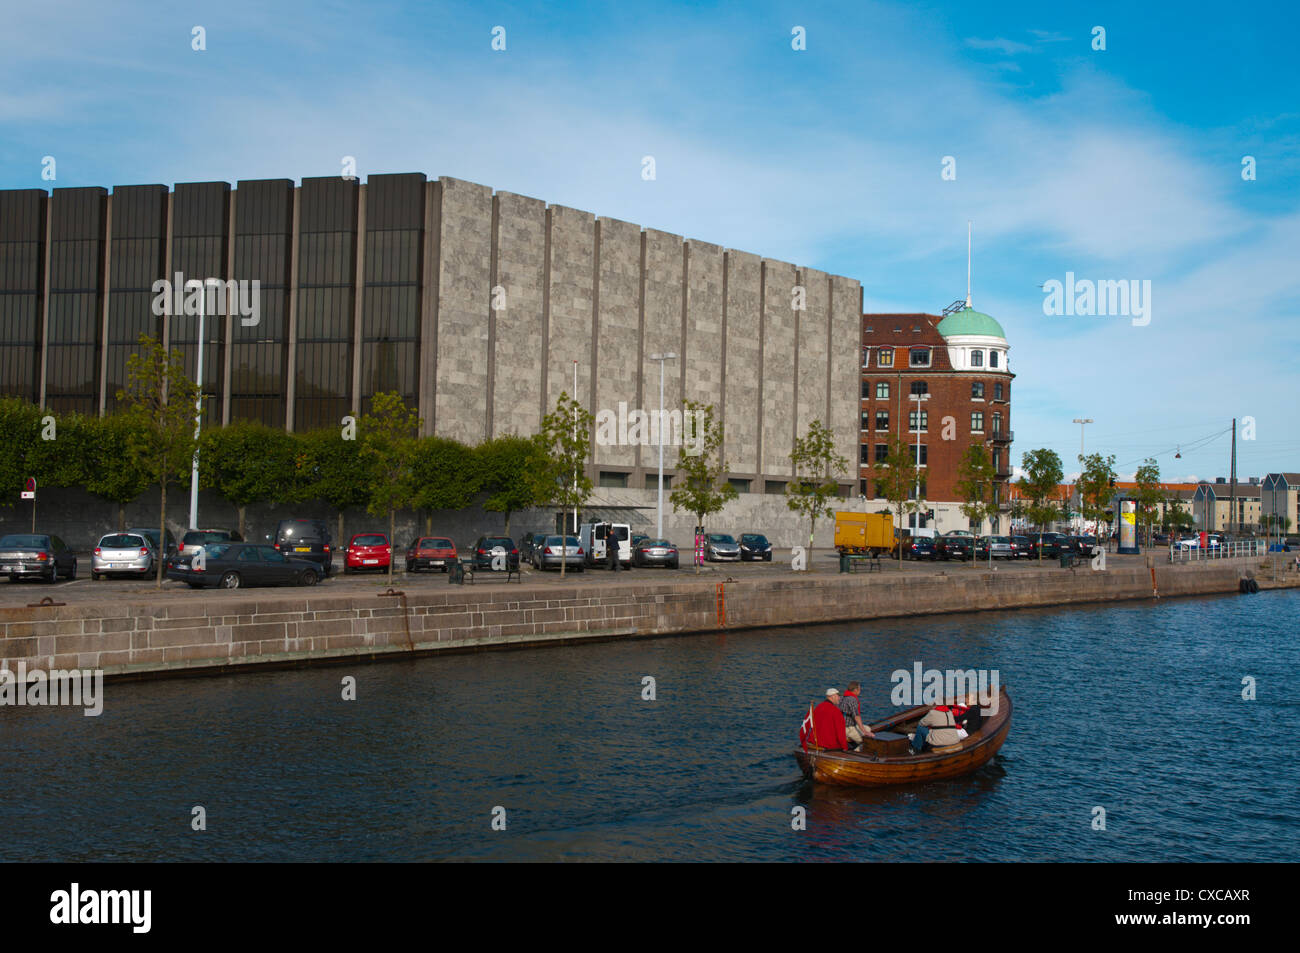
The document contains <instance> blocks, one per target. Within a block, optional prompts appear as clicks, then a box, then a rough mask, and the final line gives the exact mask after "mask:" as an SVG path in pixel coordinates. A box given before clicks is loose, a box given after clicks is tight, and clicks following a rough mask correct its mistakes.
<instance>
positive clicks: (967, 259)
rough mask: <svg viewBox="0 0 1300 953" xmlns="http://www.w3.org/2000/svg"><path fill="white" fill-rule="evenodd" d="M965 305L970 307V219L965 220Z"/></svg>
mask: <svg viewBox="0 0 1300 953" xmlns="http://www.w3.org/2000/svg"><path fill="white" fill-rule="evenodd" d="M966 307H968V308H969V307H970V220H969V219H968V220H967V222H966Z"/></svg>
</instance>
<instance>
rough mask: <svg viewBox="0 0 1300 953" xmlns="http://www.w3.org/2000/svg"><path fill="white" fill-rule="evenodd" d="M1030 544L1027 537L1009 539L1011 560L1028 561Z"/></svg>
mask: <svg viewBox="0 0 1300 953" xmlns="http://www.w3.org/2000/svg"><path fill="white" fill-rule="evenodd" d="M1030 545H1031V544H1030V542H1029V537H1028V536H1012V537H1011V558H1012V559H1028V558H1029V553H1030Z"/></svg>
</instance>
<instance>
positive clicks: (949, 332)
mask: <svg viewBox="0 0 1300 953" xmlns="http://www.w3.org/2000/svg"><path fill="white" fill-rule="evenodd" d="M938 328H939V333H940V334H942V335H943V336H944V337H946V338H948V337H952V336H953V335H955V334H985V335H988V336H989V337H995V338H1002V339H1003V340H1004V341H1005V340H1006V338H1007V335H1006V332H1004V331H1003V330H1002V325H1000V324H998V323H997V322H996V321H994V320H993V319H992V318H991V317H989V316H988V315H987V314H985V313H984V312H983V311H976V310H975V309H974V308H962V309H961V310H960V311H954V312H953V313H952V314H950V315H948V317H946V318H944V319H943V320H942V321H940V322H939V324H938Z"/></svg>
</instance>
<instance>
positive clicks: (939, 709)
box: [912, 704, 966, 753]
mask: <svg viewBox="0 0 1300 953" xmlns="http://www.w3.org/2000/svg"><path fill="white" fill-rule="evenodd" d="M956 709H957V706H956V705H953V704H946V705H935V706H934V707H933V708H931V709H930V710H929V711H928V712H926V713H925V717H924V718H922V719H921V721H920V724H918V725H917V726H916V733H915V734H913V735H912V750H913V751H915V752H917V753H920V752H921V751H922V750H923V749H924V748H925V747H926V746H927V745H928V746H929V747H931V748H945V747H947V746H948V745H955V744H957V742H959V741H961V740H962V739H963V738H965V737H966V730H965V729H964V728H962V727H961V726H960V725H959V724H957V712H956Z"/></svg>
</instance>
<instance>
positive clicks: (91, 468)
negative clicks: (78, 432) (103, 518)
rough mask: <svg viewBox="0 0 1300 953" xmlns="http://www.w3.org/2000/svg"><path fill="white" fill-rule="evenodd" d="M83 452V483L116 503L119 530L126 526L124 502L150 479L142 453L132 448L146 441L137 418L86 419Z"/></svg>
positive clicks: (138, 492) (135, 495) (110, 501)
mask: <svg viewBox="0 0 1300 953" xmlns="http://www.w3.org/2000/svg"><path fill="white" fill-rule="evenodd" d="M86 423H87V426H86V430H85V437H84V440H83V441H82V444H81V446H82V452H83V453H84V454H85V458H84V463H83V469H84V471H85V484H84V485H85V487H86V489H87V490H88V491H89V492H91V493H93V494H95V496H97V497H99V498H100V499H102V500H107V501H108V502H109V503H116V504H117V529H118V532H121V531H122V530H125V529H126V505H127V504H128V503H133V502H135V500H137V499H138V498H139V497H140V494H141V493H143V492H144V491H145V490H146V489H148V488H149V484H150V483H152V482H153V479H152V476H151V474H150V473H149V470H148V468H147V467H146V466H145V460H144V458H143V457H140V456H138V455H136V454H135V453H134V452H132V449H131V448H132V447H133V446H139V445H140V444H141V443H143V442H144V441H145V439H146V438H145V435H144V434H143V433H141V431H140V421H139V420H138V419H136V418H133V417H131V416H129V415H127V414H112V415H110V416H108V417H91V418H88V419H87V422H86Z"/></svg>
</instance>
